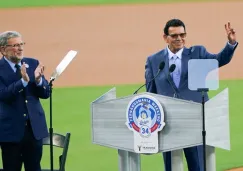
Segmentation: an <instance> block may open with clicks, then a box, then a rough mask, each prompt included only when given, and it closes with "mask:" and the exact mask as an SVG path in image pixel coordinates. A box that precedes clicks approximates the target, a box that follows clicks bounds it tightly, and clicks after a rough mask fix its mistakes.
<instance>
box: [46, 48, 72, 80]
mask: <svg viewBox="0 0 243 171" xmlns="http://www.w3.org/2000/svg"><path fill="white" fill-rule="evenodd" d="M76 55H77V51H74V50H70V51H69V52H68V53H67V55H66V56H65V57H64V58H63V60H62V61H61V62H60V63H59V65H58V66H57V67H56V69H55V71H54V72H53V74H52V75H51V80H56V79H57V78H58V76H59V75H61V73H62V72H63V71H64V70H65V69H66V67H67V66H68V65H69V63H70V62H71V61H72V60H73V59H74V57H75V56H76Z"/></svg>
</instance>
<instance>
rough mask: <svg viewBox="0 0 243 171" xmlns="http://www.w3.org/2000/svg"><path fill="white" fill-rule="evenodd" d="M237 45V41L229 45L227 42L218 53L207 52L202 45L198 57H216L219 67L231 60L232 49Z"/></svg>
mask: <svg viewBox="0 0 243 171" xmlns="http://www.w3.org/2000/svg"><path fill="white" fill-rule="evenodd" d="M237 46H238V43H237V44H236V45H235V46H232V45H229V43H227V44H226V46H225V47H224V48H223V49H222V50H221V51H220V52H219V53H218V54H211V53H209V52H207V50H206V49H205V47H202V48H201V50H200V58H201V59H217V60H218V62H219V67H221V66H224V65H226V64H228V63H229V62H230V61H231V59H232V57H233V54H234V51H235V49H236V47H237Z"/></svg>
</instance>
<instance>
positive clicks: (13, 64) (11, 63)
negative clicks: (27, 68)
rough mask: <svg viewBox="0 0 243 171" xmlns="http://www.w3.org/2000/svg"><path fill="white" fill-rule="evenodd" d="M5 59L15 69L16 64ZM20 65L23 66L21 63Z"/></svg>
mask: <svg viewBox="0 0 243 171" xmlns="http://www.w3.org/2000/svg"><path fill="white" fill-rule="evenodd" d="M4 59H5V60H6V61H7V62H8V63H9V65H10V66H11V68H13V69H15V63H13V62H11V61H10V60H8V59H7V58H6V57H5V56H4ZM18 65H19V66H21V62H19V63H18Z"/></svg>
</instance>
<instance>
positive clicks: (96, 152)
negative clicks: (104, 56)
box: [0, 81, 243, 171]
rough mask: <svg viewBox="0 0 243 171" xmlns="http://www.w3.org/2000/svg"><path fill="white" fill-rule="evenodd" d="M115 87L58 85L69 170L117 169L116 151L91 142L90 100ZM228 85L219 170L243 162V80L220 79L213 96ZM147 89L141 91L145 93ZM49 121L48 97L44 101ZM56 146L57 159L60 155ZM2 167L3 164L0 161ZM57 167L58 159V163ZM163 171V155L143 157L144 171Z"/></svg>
mask: <svg viewBox="0 0 243 171" xmlns="http://www.w3.org/2000/svg"><path fill="white" fill-rule="evenodd" d="M138 86H139V85H120V86H117V87H116V88H117V96H118V97H121V96H126V95H130V94H132V93H133V91H134V90H135V89H136V88H137V87H138ZM112 87H113V86H104V87H76V88H55V87H54V90H53V120H54V123H53V127H54V132H58V133H62V134H65V133H66V132H71V141H70V149H69V153H68V158H67V165H66V170H67V171H72V170H85V171H95V170H99V171H108V170H112V171H115V170H118V158H117V151H116V150H113V149H110V148H106V147H102V146H98V145H94V144H92V142H91V128H90V127H91V125H90V123H91V121H90V115H91V113H90V103H91V102H92V101H93V100H95V99H96V98H97V97H99V96H100V95H102V94H103V93H105V92H107V91H108V90H109V89H110V88H112ZM226 87H229V96H230V124H231V125H230V127H231V130H230V133H231V148H232V149H231V151H225V150H221V149H217V150H216V152H217V157H216V159H217V171H222V170H224V169H227V168H231V167H236V166H241V165H243V162H242V158H243V153H242V146H243V135H242V121H243V115H242V111H243V105H242V100H241V97H242V94H243V90H242V87H243V81H221V87H220V89H219V90H217V91H215V92H210V96H213V95H215V94H217V93H218V92H220V91H221V90H223V89H224V88H226ZM143 91H144V89H142V90H141V92H143ZM42 103H43V106H44V108H45V111H46V117H47V120H48V122H49V100H45V101H42ZM44 149H45V150H44V154H43V159H42V166H43V167H44V168H49V166H50V164H49V148H48V147H45V148H44ZM60 152H61V151H60V150H59V149H58V150H57V149H56V148H55V158H57V155H58V154H60ZM0 166H1V163H0ZM55 166H56V167H57V166H58V165H57V162H55ZM150 170H153V171H162V170H163V160H162V155H161V154H156V155H151V156H142V171H150Z"/></svg>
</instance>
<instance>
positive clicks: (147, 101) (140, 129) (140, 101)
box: [126, 95, 165, 138]
mask: <svg viewBox="0 0 243 171" xmlns="http://www.w3.org/2000/svg"><path fill="white" fill-rule="evenodd" d="M126 116H127V122H126V125H127V127H128V128H129V129H130V130H132V131H135V132H137V133H139V134H140V136H142V137H144V138H147V137H150V136H151V134H152V133H155V132H158V131H161V130H162V129H163V127H164V126H165V123H164V111H163V108H162V106H161V104H160V103H159V101H158V100H157V99H155V98H154V97H152V96H149V95H140V96H136V97H135V98H134V99H132V100H131V101H130V102H129V104H128V107H127V112H126Z"/></svg>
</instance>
